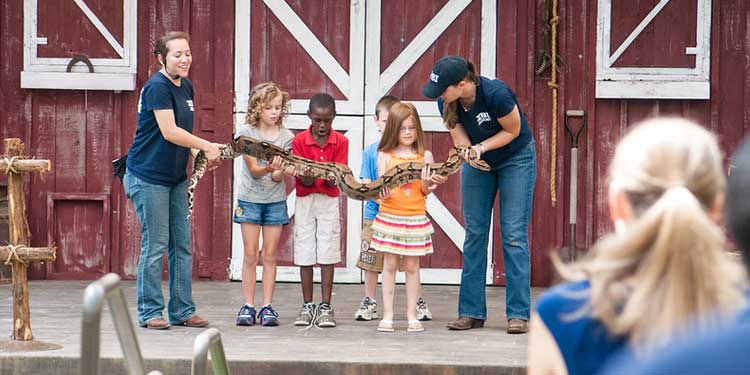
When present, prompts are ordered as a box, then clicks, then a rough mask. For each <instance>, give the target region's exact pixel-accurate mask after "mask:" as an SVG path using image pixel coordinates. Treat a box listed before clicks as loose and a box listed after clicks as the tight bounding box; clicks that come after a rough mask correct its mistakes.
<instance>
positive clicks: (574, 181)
mask: <svg viewBox="0 0 750 375" xmlns="http://www.w3.org/2000/svg"><path fill="white" fill-rule="evenodd" d="M572 118H575V119H577V120H578V121H572V120H571V119H572ZM571 122H575V123H577V124H578V126H577V127H576V126H571ZM585 126H586V112H585V111H583V110H582V109H575V110H567V111H565V130H566V131H567V132H568V134H570V138H571V146H570V204H569V206H568V207H569V212H568V216H569V218H570V237H569V239H568V241H569V243H568V260H575V259H576V257H577V251H578V249H577V248H576V213H577V203H578V136H579V135H581V132H582V131H583V128H584V127H585Z"/></svg>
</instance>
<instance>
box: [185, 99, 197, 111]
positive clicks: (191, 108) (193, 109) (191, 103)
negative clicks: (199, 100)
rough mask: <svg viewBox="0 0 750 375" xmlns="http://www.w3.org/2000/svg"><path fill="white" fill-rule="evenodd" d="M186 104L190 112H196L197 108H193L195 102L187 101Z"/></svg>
mask: <svg viewBox="0 0 750 375" xmlns="http://www.w3.org/2000/svg"><path fill="white" fill-rule="evenodd" d="M185 102H186V103H187V105H188V107H190V112H195V108H193V101H192V100H186V101H185Z"/></svg>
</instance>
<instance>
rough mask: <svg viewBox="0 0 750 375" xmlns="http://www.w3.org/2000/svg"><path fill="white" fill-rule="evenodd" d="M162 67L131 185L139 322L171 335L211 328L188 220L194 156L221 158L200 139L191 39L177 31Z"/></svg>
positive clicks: (129, 174) (130, 161) (141, 104)
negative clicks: (201, 309)
mask: <svg viewBox="0 0 750 375" xmlns="http://www.w3.org/2000/svg"><path fill="white" fill-rule="evenodd" d="M154 55H155V56H156V58H157V60H158V61H159V64H160V65H161V66H162V68H161V69H160V70H159V71H158V72H156V73H155V74H154V75H152V76H151V78H149V80H148V81H147V82H146V84H145V85H144V86H143V89H142V90H141V93H140V98H139V100H138V127H137V128H136V133H135V139H134V140H133V145H132V146H131V148H130V151H129V152H128V158H127V170H126V172H125V176H124V178H123V184H124V186H125V194H126V195H127V197H128V198H129V199H131V200H132V201H133V204H134V205H135V211H136V213H137V215H138V220H139V221H140V224H141V253H140V258H139V259H138V274H137V276H136V300H137V311H138V323H139V324H140V325H141V326H142V327H146V328H152V329H167V328H169V327H170V323H171V324H181V325H186V326H189V327H204V326H206V325H208V321H207V320H205V319H203V318H201V317H199V316H198V315H196V313H195V304H194V303H193V296H192V269H193V256H192V249H191V243H190V222H189V220H188V218H187V217H188V199H187V198H188V197H187V173H186V168H187V163H188V158H189V156H190V150H191V148H192V149H196V150H203V151H205V152H206V156H207V158H208V159H209V161H214V160H216V159H217V158H218V157H219V153H220V147H222V145H220V144H218V143H212V142H209V141H207V140H205V139H202V138H199V137H196V136H194V135H193V134H192V131H193V117H194V110H195V104H194V103H193V98H194V93H193V84H192V82H190V80H189V79H188V78H187V76H188V72H189V71H190V64H191V63H192V55H191V52H190V37H189V36H188V34H187V33H184V32H169V33H167V34H166V35H164V36H162V37H161V38H160V39H159V40H158V41H157V42H156V50H155V51H154ZM165 252H167V253H168V260H169V306H168V311H169V321H167V320H166V319H165V318H164V316H163V310H164V297H163V296H162V292H161V271H162V258H163V257H164V253H165Z"/></svg>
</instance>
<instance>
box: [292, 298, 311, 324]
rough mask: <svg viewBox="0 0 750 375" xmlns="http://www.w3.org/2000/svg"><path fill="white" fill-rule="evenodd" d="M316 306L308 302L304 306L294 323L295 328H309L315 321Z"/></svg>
mask: <svg viewBox="0 0 750 375" xmlns="http://www.w3.org/2000/svg"><path fill="white" fill-rule="evenodd" d="M315 311H316V310H315V304H314V303H312V302H308V303H306V304H304V305H302V309H300V311H299V315H297V320H295V321H294V325H295V326H309V325H310V324H312V323H313V322H314V321H315Z"/></svg>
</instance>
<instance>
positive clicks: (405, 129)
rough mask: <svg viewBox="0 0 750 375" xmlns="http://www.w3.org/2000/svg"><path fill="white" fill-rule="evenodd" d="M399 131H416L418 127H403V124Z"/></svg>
mask: <svg viewBox="0 0 750 375" xmlns="http://www.w3.org/2000/svg"><path fill="white" fill-rule="evenodd" d="M399 131H400V132H401V133H406V132H415V131H417V128H416V127H409V128H407V127H403V126H402V127H401V129H399Z"/></svg>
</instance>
